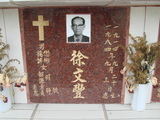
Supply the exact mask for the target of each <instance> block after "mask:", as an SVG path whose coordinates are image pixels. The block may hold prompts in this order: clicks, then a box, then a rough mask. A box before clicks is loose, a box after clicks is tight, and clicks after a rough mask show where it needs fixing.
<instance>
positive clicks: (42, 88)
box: [40, 84, 45, 96]
mask: <svg viewBox="0 0 160 120" xmlns="http://www.w3.org/2000/svg"><path fill="white" fill-rule="evenodd" d="M40 89H41V96H45V94H44V84H41V85H40Z"/></svg>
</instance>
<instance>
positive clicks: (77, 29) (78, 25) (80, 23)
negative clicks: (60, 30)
mask: <svg viewBox="0 0 160 120" xmlns="http://www.w3.org/2000/svg"><path fill="white" fill-rule="evenodd" d="M84 28H85V20H84V18H82V17H79V16H77V17H74V18H73V19H72V21H71V29H72V30H73V32H74V35H72V36H70V37H68V42H89V37H88V36H85V35H83V34H82V33H83V30H84Z"/></svg>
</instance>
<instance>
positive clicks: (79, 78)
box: [72, 74, 87, 82]
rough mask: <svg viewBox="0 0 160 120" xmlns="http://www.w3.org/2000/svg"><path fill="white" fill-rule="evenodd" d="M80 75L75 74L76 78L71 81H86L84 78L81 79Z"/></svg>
mask: <svg viewBox="0 0 160 120" xmlns="http://www.w3.org/2000/svg"><path fill="white" fill-rule="evenodd" d="M81 76H82V75H81V74H78V75H75V77H76V78H77V79H76V80H74V81H72V82H77V81H80V82H87V81H86V80H85V79H82V78H81Z"/></svg>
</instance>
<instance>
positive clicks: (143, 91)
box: [131, 84, 149, 111]
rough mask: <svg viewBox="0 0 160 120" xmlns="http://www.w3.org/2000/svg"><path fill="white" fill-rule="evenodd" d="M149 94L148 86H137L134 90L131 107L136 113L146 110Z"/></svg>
mask: <svg viewBox="0 0 160 120" xmlns="http://www.w3.org/2000/svg"><path fill="white" fill-rule="evenodd" d="M148 92H149V84H139V85H138V87H137V88H135V89H134V94H133V98H132V103H131V107H132V109H133V110H136V111H143V110H145V108H146V103H147V98H148Z"/></svg>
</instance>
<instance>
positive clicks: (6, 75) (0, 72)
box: [0, 29, 27, 103]
mask: <svg viewBox="0 0 160 120" xmlns="http://www.w3.org/2000/svg"><path fill="white" fill-rule="evenodd" d="M0 31H1V29H0ZM1 38H2V35H1V32H0V61H2V59H4V58H5V57H8V54H7V53H6V50H8V49H9V47H10V46H9V45H8V44H5V43H4V42H2V39H1ZM11 62H18V63H19V64H20V62H19V61H18V60H17V59H10V60H8V61H7V62H6V64H4V65H3V64H1V63H0V99H2V100H3V102H4V103H6V102H7V101H8V98H7V97H5V96H4V95H3V94H2V91H3V89H4V87H6V88H10V87H11V84H14V86H15V87H18V88H19V89H20V91H23V90H24V89H23V88H22V87H21V86H26V80H27V75H26V74H25V75H22V74H21V73H20V72H19V71H18V69H17V68H16V67H15V66H10V65H9V63H11Z"/></svg>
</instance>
